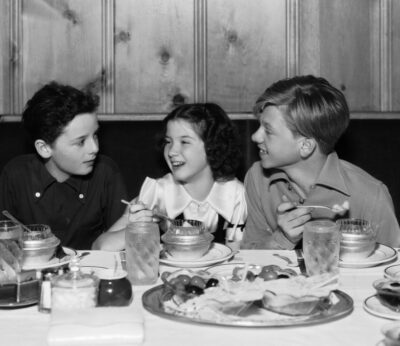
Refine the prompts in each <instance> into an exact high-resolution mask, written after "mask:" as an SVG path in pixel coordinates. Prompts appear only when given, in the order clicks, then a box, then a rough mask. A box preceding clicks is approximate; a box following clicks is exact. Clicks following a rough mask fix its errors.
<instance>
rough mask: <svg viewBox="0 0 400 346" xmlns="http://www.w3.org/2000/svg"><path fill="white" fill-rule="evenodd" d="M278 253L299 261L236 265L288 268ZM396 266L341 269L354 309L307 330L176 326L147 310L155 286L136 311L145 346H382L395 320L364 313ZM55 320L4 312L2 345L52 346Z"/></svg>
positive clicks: (101, 257) (243, 257)
mask: <svg viewBox="0 0 400 346" xmlns="http://www.w3.org/2000/svg"><path fill="white" fill-rule="evenodd" d="M276 252H279V253H281V254H284V255H286V256H288V257H291V258H293V259H295V254H294V252H293V251H270V250H246V251H240V252H239V253H238V254H236V256H235V258H234V259H233V261H232V262H243V261H246V262H248V263H256V264H278V265H280V266H281V267H282V266H284V262H283V261H282V260H280V259H279V258H276V257H274V256H272V254H273V253H276ZM116 258H117V256H116V254H114V253H104V252H93V253H92V254H91V255H89V256H87V257H85V258H84V259H83V260H82V262H83V263H82V264H84V265H104V266H108V267H110V268H112V267H113V266H114V260H115V259H116ZM395 263H400V261H399V260H397V262H395ZM395 263H393V262H392V263H387V264H385V265H381V266H377V267H372V268H362V269H352V268H341V269H340V287H339V288H340V289H341V290H342V291H344V292H346V293H347V294H349V295H350V296H351V297H352V298H353V300H354V311H353V312H352V313H351V314H350V315H348V316H346V317H344V318H342V319H339V320H336V321H332V322H328V323H324V324H316V325H310V326H303V327H301V326H298V327H279V328H233V327H220V326H208V325H200V324H195V323H182V322H176V321H173V320H169V319H165V318H161V317H158V316H155V315H153V314H151V313H149V312H147V311H146V310H144V309H143V308H142V304H141V295H142V294H143V292H145V291H146V290H147V289H149V288H150V286H141V287H134V300H133V302H132V305H131V308H132V309H143V316H144V321H145V342H144V345H157V346H161V345H163V346H168V345H171V346H176V345H190V346H196V345H199V346H200V345H201V346H204V345H218V346H223V345H227V346H228V345H229V346H233V345H270V346H275V345H276V346H281V345H282V346H283V345H285V346H286V345H288V346H289V345H290V346H293V345H299V346H302V345H304V346H310V345H311V346H312V345H324V346H336V345H337V346H339V345H340V346H343V345H352V346H355V345H360V346H366V345H378V344H379V343H380V341H381V340H382V339H383V336H382V334H381V331H380V329H381V327H382V326H383V325H384V324H386V323H389V322H390V320H387V319H384V318H380V317H376V316H373V315H371V314H369V313H367V312H366V311H365V310H364V309H363V302H364V300H365V299H366V298H367V297H369V296H371V295H373V294H374V289H373V287H372V283H373V281H374V280H376V279H378V278H381V277H383V270H384V269H385V268H386V267H388V266H389V265H393V264H395ZM166 269H167V270H169V271H171V270H174V268H171V267H165V266H162V267H161V270H162V271H163V270H166ZM49 321H50V315H49V314H44V313H39V312H38V311H37V306H32V307H28V308H23V309H14V310H0V345H1V346H17V345H21V346H43V345H46V336H47V332H48V328H49ZM114 346H116V345H115V344H114Z"/></svg>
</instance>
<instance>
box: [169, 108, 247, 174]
mask: <svg viewBox="0 0 400 346" xmlns="http://www.w3.org/2000/svg"><path fill="white" fill-rule="evenodd" d="M178 119H182V120H186V121H187V122H189V123H190V124H192V125H193V129H194V131H195V132H196V133H197V134H198V135H199V137H200V138H201V139H202V140H203V142H204V148H205V152H206V156H207V161H208V164H209V165H210V168H211V171H212V173H213V177H214V179H215V180H220V181H221V180H230V179H233V178H234V177H235V174H236V170H237V168H238V166H239V160H240V154H241V153H240V147H239V136H238V131H237V128H236V126H235V125H234V123H233V122H232V120H231V119H230V118H229V117H228V115H227V114H226V113H225V111H224V110H223V109H222V108H221V107H220V106H218V105H217V104H215V103H193V104H184V105H181V106H178V107H177V108H175V109H174V110H173V111H172V112H170V113H169V114H168V115H167V116H166V117H165V118H164V120H163V132H162V135H163V138H164V137H165V135H166V131H167V124H168V122H169V121H173V120H178Z"/></svg>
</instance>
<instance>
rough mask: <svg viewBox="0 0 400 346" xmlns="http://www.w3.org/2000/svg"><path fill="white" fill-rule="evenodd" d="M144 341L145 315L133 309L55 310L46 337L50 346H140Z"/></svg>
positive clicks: (130, 307)
mask: <svg viewBox="0 0 400 346" xmlns="http://www.w3.org/2000/svg"><path fill="white" fill-rule="evenodd" d="M143 340H144V326H143V315H142V312H141V311H139V310H138V309H135V308H132V306H129V307H104V308H103V307H102V308H91V309H82V310H72V311H62V310H55V311H52V313H51V321H50V328H49V332H48V334H47V343H48V345H49V346H62V345H65V346H66V345H68V346H75V345H138V344H141V343H142V342H143Z"/></svg>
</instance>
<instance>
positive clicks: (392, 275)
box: [383, 264, 400, 280]
mask: <svg viewBox="0 0 400 346" xmlns="http://www.w3.org/2000/svg"><path fill="white" fill-rule="evenodd" d="M383 276H384V277H385V278H387V279H392V280H400V264H395V265H392V266H390V267H387V268H386V269H385V270H384V274H383Z"/></svg>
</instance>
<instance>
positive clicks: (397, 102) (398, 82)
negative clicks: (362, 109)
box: [390, 1, 400, 110]
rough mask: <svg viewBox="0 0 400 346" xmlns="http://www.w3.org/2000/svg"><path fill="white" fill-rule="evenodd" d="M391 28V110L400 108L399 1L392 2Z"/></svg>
mask: <svg viewBox="0 0 400 346" xmlns="http://www.w3.org/2000/svg"><path fill="white" fill-rule="evenodd" d="M391 13H392V16H391V20H392V30H391V32H390V37H391V41H392V50H391V58H392V59H391V62H392V73H391V77H392V83H391V87H392V106H393V108H392V109H393V110H398V109H400V64H399V62H400V1H393V2H392V10H391Z"/></svg>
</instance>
